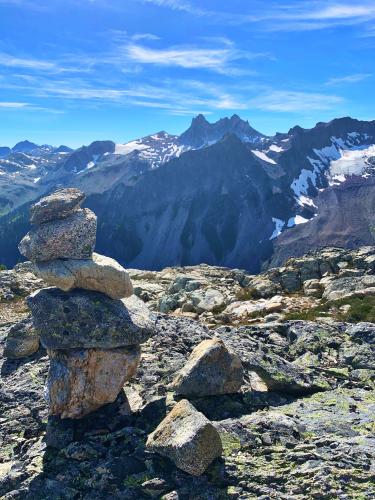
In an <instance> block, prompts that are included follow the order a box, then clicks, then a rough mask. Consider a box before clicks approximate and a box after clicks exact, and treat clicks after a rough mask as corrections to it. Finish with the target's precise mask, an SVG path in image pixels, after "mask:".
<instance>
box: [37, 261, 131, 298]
mask: <svg viewBox="0 0 375 500" xmlns="http://www.w3.org/2000/svg"><path fill="white" fill-rule="evenodd" d="M34 267H35V273H36V275H37V276H39V277H40V278H41V279H43V281H45V282H46V283H48V284H49V285H52V286H56V287H57V288H60V289H61V290H64V291H65V292H68V291H70V290H73V289H74V288H83V289H85V290H94V291H98V292H102V293H105V294H106V295H108V297H111V299H122V298H124V297H130V295H131V294H132V293H133V286H132V283H131V280H130V277H129V274H128V273H127V272H126V270H125V269H124V268H123V267H122V266H121V265H120V264H119V263H118V262H117V261H115V260H114V259H111V258H110V257H105V256H104V255H99V254H97V253H94V254H93V256H92V259H66V260H62V259H57V260H52V261H50V262H36V263H35V265H34Z"/></svg>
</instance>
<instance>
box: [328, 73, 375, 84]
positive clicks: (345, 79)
mask: <svg viewBox="0 0 375 500" xmlns="http://www.w3.org/2000/svg"><path fill="white" fill-rule="evenodd" d="M371 76H372V74H371V73H357V74H354V75H346V76H341V77H337V78H330V79H329V80H328V81H327V82H326V85H328V86H334V85H342V84H350V83H358V82H362V81H363V80H366V78H370V77H371Z"/></svg>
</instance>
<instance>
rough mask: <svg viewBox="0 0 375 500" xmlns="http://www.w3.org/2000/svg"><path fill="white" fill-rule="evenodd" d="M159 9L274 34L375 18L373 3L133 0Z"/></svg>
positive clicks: (360, 22) (323, 0)
mask: <svg viewBox="0 0 375 500" xmlns="http://www.w3.org/2000/svg"><path fill="white" fill-rule="evenodd" d="M134 1H138V2H142V3H152V4H154V5H157V6H159V7H165V8H170V9H173V10H176V11H181V12H186V13H188V14H192V15H195V16H199V17H205V18H207V19H209V20H210V21H212V22H218V23H226V24H227V23H230V24H234V25H236V24H249V23H254V24H259V25H260V26H261V27H262V29H267V30H271V31H305V30H310V31H311V30H321V29H326V28H331V27H335V26H346V25H352V24H364V23H368V22H369V21H371V20H373V19H375V6H374V3H373V2H372V1H371V2H369V1H367V2H360V3H358V4H357V5H356V4H354V5H353V4H350V3H347V2H346V3H344V2H340V1H336V0H335V1H330V0H315V1H306V0H302V1H293V0H289V3H288V2H286V3H281V2H278V1H274V0H270V1H268V2H267V3H266V4H264V3H263V2H254V3H252V5H251V11H248V12H246V9H243V12H241V13H239V12H231V11H230V10H226V11H220V10H207V9H203V8H202V7H201V6H199V7H198V6H197V5H196V4H194V3H192V2H188V1H185V0H134Z"/></svg>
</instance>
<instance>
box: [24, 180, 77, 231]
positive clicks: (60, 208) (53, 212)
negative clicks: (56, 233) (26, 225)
mask: <svg viewBox="0 0 375 500" xmlns="http://www.w3.org/2000/svg"><path fill="white" fill-rule="evenodd" d="M84 199H85V194H84V193H83V192H82V191H80V190H79V189H76V188H67V189H60V190H58V191H55V192H54V193H52V194H50V195H49V196H45V197H44V198H41V199H40V200H39V201H38V202H37V203H34V205H31V207H30V222H31V223H32V224H42V223H43V222H49V221H51V220H55V219H63V218H64V217H68V215H71V214H72V212H74V211H75V210H77V209H78V208H79V206H80V205H81V203H82V202H83V200H84Z"/></svg>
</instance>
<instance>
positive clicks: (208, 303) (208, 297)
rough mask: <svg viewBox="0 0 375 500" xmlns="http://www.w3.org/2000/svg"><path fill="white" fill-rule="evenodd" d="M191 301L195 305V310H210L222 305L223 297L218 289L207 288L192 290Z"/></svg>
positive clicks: (223, 302)
mask: <svg viewBox="0 0 375 500" xmlns="http://www.w3.org/2000/svg"><path fill="white" fill-rule="evenodd" d="M191 301H192V303H193V304H194V306H195V307H196V309H197V311H200V312H203V311H212V310H214V309H215V308H218V307H222V306H224V304H225V298H224V296H223V294H222V293H221V292H219V290H215V289H214V288H208V289H207V290H205V291H204V292H201V291H200V290H199V291H198V290H197V291H196V292H193V293H192V295H191Z"/></svg>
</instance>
